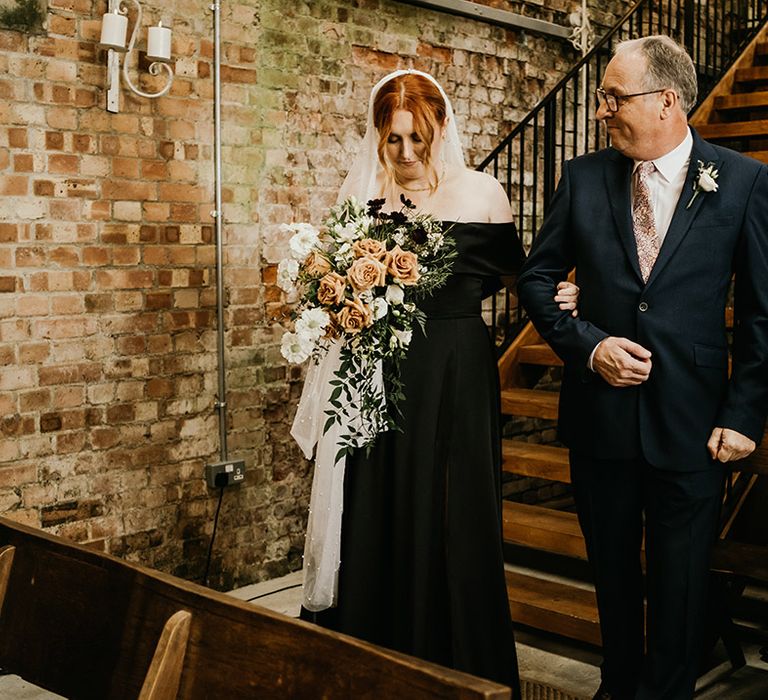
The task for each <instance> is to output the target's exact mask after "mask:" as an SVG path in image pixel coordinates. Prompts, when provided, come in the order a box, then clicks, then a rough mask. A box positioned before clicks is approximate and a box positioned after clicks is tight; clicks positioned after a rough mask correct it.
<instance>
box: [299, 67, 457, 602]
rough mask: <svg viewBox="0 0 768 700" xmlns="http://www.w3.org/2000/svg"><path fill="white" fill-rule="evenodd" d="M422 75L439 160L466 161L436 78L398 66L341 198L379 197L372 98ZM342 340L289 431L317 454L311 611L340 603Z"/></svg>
mask: <svg viewBox="0 0 768 700" xmlns="http://www.w3.org/2000/svg"><path fill="white" fill-rule="evenodd" d="M408 73H413V74H416V75H422V76H424V77H425V78H427V79H428V80H430V81H432V82H433V83H434V84H435V85H437V87H438V89H439V90H440V94H441V95H442V96H443V99H444V100H445V108H446V116H447V118H448V124H447V125H446V133H445V141H444V142H443V147H442V154H441V158H442V159H443V161H444V162H445V164H446V166H460V167H465V165H464V153H463V151H462V148H461V142H460V141H459V132H458V130H457V129H456V120H455V118H454V114H453V107H452V106H451V102H450V100H449V99H448V97H447V96H446V94H445V92H444V91H443V89H442V88H441V87H440V85H439V84H438V83H437V81H436V80H435V79H434V78H433V77H432V76H431V75H428V74H427V73H422V72H420V71H416V70H398V71H395V72H394V73H390V74H389V75H387V76H385V77H384V78H382V79H381V80H380V81H379V82H378V83H376V85H375V86H374V87H373V90H371V98H370V100H369V103H368V117H367V121H366V128H365V137H364V138H363V142H362V144H361V145H360V150H359V151H358V154H357V156H356V157H355V159H354V161H353V163H352V167H351V168H350V170H349V174H348V175H347V177H346V178H345V179H344V183H343V184H342V186H341V191H340V192H339V201H341V200H343V199H346V198H348V197H350V196H354V197H356V198H357V199H358V200H360V201H361V202H366V201H368V200H369V199H371V198H373V197H376V196H377V195H378V193H377V192H376V178H377V177H378V175H379V172H380V171H381V165H380V164H379V157H378V153H377V144H378V132H377V130H376V127H375V126H374V124H373V102H374V99H375V98H376V94H377V93H378V91H379V90H380V89H381V86H382V85H384V84H385V83H387V82H388V81H390V80H392V79H393V78H396V77H397V76H399V75H405V74H408ZM340 350H341V344H340V342H338V341H334V342H332V343H330V348H329V350H328V352H327V354H326V355H325V356H324V357H323V358H322V359H321V360H320V361H319V362H317V363H311V364H310V366H309V368H308V370H307V376H306V379H305V380H304V388H303V390H302V393H301V399H300V400H299V406H298V409H297V411H296V416H295V418H294V421H293V426H292V427H291V435H292V436H293V437H294V439H295V440H296V442H297V443H298V445H299V446H300V447H301V449H302V451H303V452H304V455H305V456H306V457H307V459H311V458H312V456H313V454H314V458H315V472H314V477H313V480H312V495H311V497H310V506H309V518H308V521H307V536H306V540H305V544H304V590H303V605H304V607H305V608H306V609H307V610H310V611H315V612H316V611H320V610H325V609H326V608H329V607H332V606H333V605H334V604H335V603H336V593H337V587H338V572H339V566H340V561H341V522H342V511H343V499H344V469H345V460H344V459H341V460H339V462H336V459H335V455H336V453H337V451H338V444H339V440H340V436H341V435H342V434H344V433H345V432H348V431H347V426H348V425H351V424H354V423H355V421H358V420H359V416H354V415H349V414H348V415H347V416H346V418H345V420H346V421H348V423H346V424H345V425H340V424H339V423H335V424H333V425H332V426H331V427H330V428H329V429H328V430H327V431H324V430H323V427H324V425H325V422H326V419H327V415H326V411H327V410H328V409H329V408H330V404H329V399H330V395H331V392H332V389H333V387H332V386H331V385H330V382H331V381H332V380H333V379H334V378H335V372H336V370H337V369H338V368H339V366H340V357H339V353H340ZM373 382H374V383H375V384H378V385H380V386H381V387H382V388H383V378H382V373H381V364H380V363H379V366H378V367H377V368H376V370H375V377H374V380H373Z"/></svg>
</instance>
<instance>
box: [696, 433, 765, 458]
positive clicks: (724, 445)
mask: <svg viewBox="0 0 768 700" xmlns="http://www.w3.org/2000/svg"><path fill="white" fill-rule="evenodd" d="M755 447H757V445H755V442H754V440H750V439H749V438H748V437H747V436H746V435H742V434H741V433H739V432H737V431H735V430H731V429H730V428H715V429H714V430H713V431H712V435H711V436H710V438H709V442H707V449H708V450H709V454H710V455H711V457H712V459H716V460H718V461H720V462H723V463H725V462H734V461H736V460H737V459H744V457H748V456H749V455H750V454H752V453H753V452H754V451H755Z"/></svg>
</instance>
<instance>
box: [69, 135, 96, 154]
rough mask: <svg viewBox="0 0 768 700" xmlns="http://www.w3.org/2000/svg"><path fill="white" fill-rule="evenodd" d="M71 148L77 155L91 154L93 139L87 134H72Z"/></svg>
mask: <svg viewBox="0 0 768 700" xmlns="http://www.w3.org/2000/svg"><path fill="white" fill-rule="evenodd" d="M72 146H73V147H74V149H75V150H76V151H78V152H79V153H93V152H94V151H93V138H92V137H91V136H89V135H88V134H74V135H73V136H72Z"/></svg>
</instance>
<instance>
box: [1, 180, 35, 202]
mask: <svg viewBox="0 0 768 700" xmlns="http://www.w3.org/2000/svg"><path fill="white" fill-rule="evenodd" d="M28 191H29V178H28V177H26V176H25V175H6V176H0V195H5V196H8V197H23V196H24V195H26V194H27V192H28Z"/></svg>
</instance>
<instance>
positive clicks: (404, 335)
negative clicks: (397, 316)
mask: <svg viewBox="0 0 768 700" xmlns="http://www.w3.org/2000/svg"><path fill="white" fill-rule="evenodd" d="M392 333H393V334H394V336H395V338H397V342H398V343H400V347H401V348H407V347H408V346H409V345H410V344H411V336H412V335H413V331H398V330H393V331H392Z"/></svg>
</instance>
